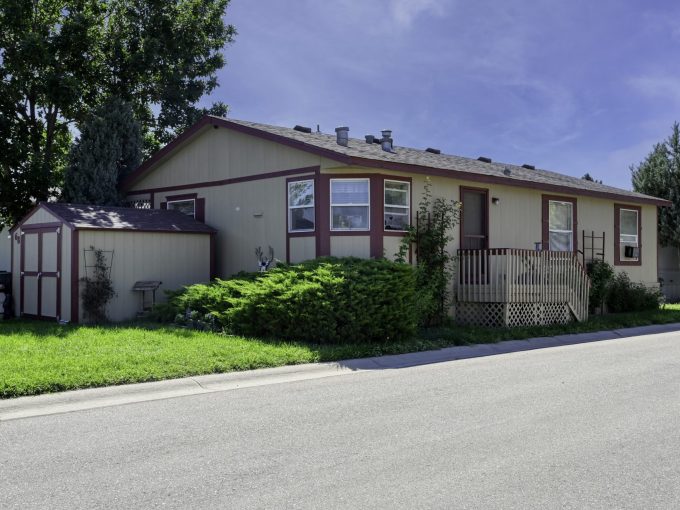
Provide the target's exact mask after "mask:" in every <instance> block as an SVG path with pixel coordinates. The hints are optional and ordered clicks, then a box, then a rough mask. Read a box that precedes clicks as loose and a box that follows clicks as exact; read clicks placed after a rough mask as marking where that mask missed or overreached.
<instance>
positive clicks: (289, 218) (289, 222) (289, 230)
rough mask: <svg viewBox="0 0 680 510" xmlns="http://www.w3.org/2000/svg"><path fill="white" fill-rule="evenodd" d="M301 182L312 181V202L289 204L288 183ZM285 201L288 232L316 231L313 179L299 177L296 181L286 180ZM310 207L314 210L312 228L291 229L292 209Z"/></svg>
mask: <svg viewBox="0 0 680 510" xmlns="http://www.w3.org/2000/svg"><path fill="white" fill-rule="evenodd" d="M301 182H311V183H312V203H311V204H305V205H291V204H290V185H291V184H298V183H301ZM286 193H287V195H286V201H287V205H288V233H289V234H296V233H299V232H315V231H316V183H315V182H314V179H300V180H296V181H288V184H287V186H286ZM310 208H311V209H312V210H313V211H314V228H305V229H293V213H292V210H293V209H310Z"/></svg>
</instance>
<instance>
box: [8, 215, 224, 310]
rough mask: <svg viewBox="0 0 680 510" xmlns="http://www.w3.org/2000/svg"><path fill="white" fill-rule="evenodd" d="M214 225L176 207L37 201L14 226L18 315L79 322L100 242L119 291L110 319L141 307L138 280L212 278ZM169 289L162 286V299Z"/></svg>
mask: <svg viewBox="0 0 680 510" xmlns="http://www.w3.org/2000/svg"><path fill="white" fill-rule="evenodd" d="M215 235H216V231H215V230H214V229H213V228H211V227H209V226H207V225H205V224H204V223H202V222H200V221H197V220H196V219H194V218H193V217H191V216H188V215H186V214H183V213H181V212H178V211H168V210H160V209H134V208H127V207H102V206H94V205H77V204H56V203H40V204H39V205H38V206H37V207H35V208H34V209H33V210H32V211H31V212H30V213H28V214H27V215H26V217H24V218H23V220H22V221H21V222H19V223H18V224H17V225H16V226H15V227H14V228H13V229H12V231H11V238H12V279H13V287H14V289H15V291H14V304H15V307H14V309H15V310H16V313H17V315H19V316H23V317H32V318H39V319H56V320H65V321H70V322H82V321H83V320H85V319H86V317H84V316H83V312H82V306H81V302H80V292H81V285H82V283H81V279H82V278H84V277H86V276H88V275H90V276H91V274H92V270H93V267H92V266H93V264H94V251H93V250H101V251H102V252H103V255H104V258H105V264H106V266H107V269H108V271H109V274H110V278H111V281H112V283H113V287H114V290H115V292H116V296H115V297H114V298H113V299H112V300H111V301H110V302H109V304H108V306H107V315H108V317H109V319H111V320H113V321H122V320H128V319H132V318H134V317H135V316H136V314H137V312H138V311H139V309H140V299H139V295H138V294H137V293H136V292H135V291H134V290H133V287H134V285H135V283H136V282H138V281H140V280H158V281H161V282H162V286H161V289H160V290H174V289H178V288H180V287H182V286H184V285H190V284H193V283H199V282H208V281H209V280H210V279H211V276H212V275H213V273H214V260H215V257H214V246H215V243H214V237H215ZM163 297H164V293H163V292H161V293H159V298H160V300H162V299H163Z"/></svg>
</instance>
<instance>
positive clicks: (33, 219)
mask: <svg viewBox="0 0 680 510" xmlns="http://www.w3.org/2000/svg"><path fill="white" fill-rule="evenodd" d="M36 223H61V220H60V219H59V218H57V217H56V216H54V215H53V214H51V213H50V212H49V211H46V210H45V209H42V208H41V209H38V210H37V211H35V212H34V213H33V214H31V216H30V217H29V218H28V219H27V220H26V221H24V223H23V224H24V225H35V224H36Z"/></svg>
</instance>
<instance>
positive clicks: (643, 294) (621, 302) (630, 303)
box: [607, 272, 661, 312]
mask: <svg viewBox="0 0 680 510" xmlns="http://www.w3.org/2000/svg"><path fill="white" fill-rule="evenodd" d="M660 302H661V293H660V292H659V291H658V290H657V289H648V288H647V287H645V286H644V285H642V284H640V283H633V282H631V281H630V278H629V277H628V274H626V273H624V272H621V273H619V274H617V275H616V276H614V278H613V279H612V281H611V283H610V285H609V289H608V292H607V309H608V310H609V311H610V312H637V311H641V310H653V309H655V308H658V307H659V304H660Z"/></svg>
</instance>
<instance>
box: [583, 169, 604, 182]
mask: <svg viewBox="0 0 680 510" xmlns="http://www.w3.org/2000/svg"><path fill="white" fill-rule="evenodd" d="M581 179H583V180H584V181H590V182H596V183H597V184H602V181H601V180H597V179H593V176H592V175H590V173H588V172H586V173H585V175H584V176H583V177H581Z"/></svg>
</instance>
